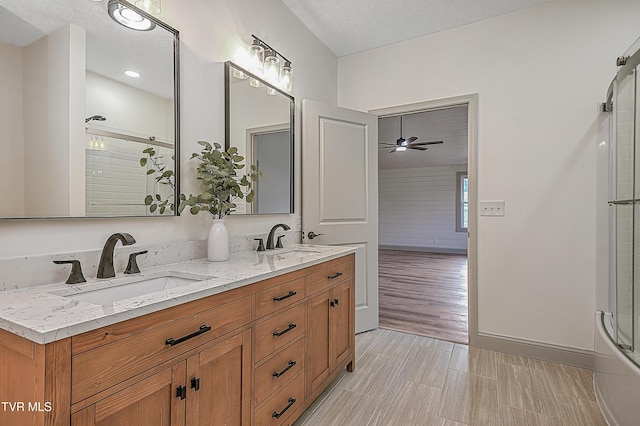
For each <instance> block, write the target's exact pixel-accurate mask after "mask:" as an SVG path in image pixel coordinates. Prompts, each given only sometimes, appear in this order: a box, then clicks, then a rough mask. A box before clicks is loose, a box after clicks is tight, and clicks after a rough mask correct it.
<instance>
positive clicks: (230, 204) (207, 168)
mask: <svg viewBox="0 0 640 426" xmlns="http://www.w3.org/2000/svg"><path fill="white" fill-rule="evenodd" d="M198 144H199V145H202V147H203V148H202V151H201V152H200V153H194V154H192V155H191V158H190V159H197V160H199V161H200V164H198V167H197V168H196V173H197V179H198V180H199V181H200V182H201V183H202V185H203V187H204V191H203V192H202V193H200V194H198V195H193V194H189V197H186V196H185V195H184V194H180V205H179V207H178V212H180V213H182V211H183V210H184V209H185V208H187V207H189V211H190V212H191V214H198V213H200V212H201V211H206V212H209V214H211V216H212V217H213V218H214V219H222V218H223V217H225V216H226V215H228V214H229V213H231V212H232V211H233V210H234V209H235V208H236V204H235V203H234V201H235V200H236V199H238V198H240V199H246V201H247V203H251V202H253V200H254V198H255V190H254V189H253V183H254V182H255V181H256V180H258V176H260V175H261V174H262V172H261V171H260V170H258V168H257V167H256V166H255V165H253V164H252V165H250V166H249V167H248V169H247V170H248V171H247V173H246V174H242V175H239V174H238V171H239V170H241V169H243V168H244V167H245V165H244V164H243V163H242V162H243V161H244V157H243V156H242V155H239V154H238V148H236V147H230V148H228V149H227V150H226V151H225V150H222V145H220V144H219V143H217V142H214V143H213V145H211V144H210V143H209V142H206V141H198Z"/></svg>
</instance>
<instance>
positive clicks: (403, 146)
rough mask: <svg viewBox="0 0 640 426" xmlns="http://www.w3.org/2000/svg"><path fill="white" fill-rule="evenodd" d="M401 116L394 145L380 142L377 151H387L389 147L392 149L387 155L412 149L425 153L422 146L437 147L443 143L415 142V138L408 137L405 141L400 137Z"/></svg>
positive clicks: (416, 138) (424, 148)
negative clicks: (398, 133)
mask: <svg viewBox="0 0 640 426" xmlns="http://www.w3.org/2000/svg"><path fill="white" fill-rule="evenodd" d="M402 117H403V116H402V115H401V116H400V137H399V138H398V139H396V143H395V144H391V143H385V142H382V143H381V144H382V145H383V146H380V147H378V149H388V148H389V147H393V149H392V150H391V151H389V153H393V152H403V151H406V150H407V149H413V150H417V151H426V150H427V149H428V148H427V147H425V146H424V145H438V144H441V143H443V141H430V142H416V141H417V140H418V137H417V136H410V137H409V138H407V139H405V138H403V137H402Z"/></svg>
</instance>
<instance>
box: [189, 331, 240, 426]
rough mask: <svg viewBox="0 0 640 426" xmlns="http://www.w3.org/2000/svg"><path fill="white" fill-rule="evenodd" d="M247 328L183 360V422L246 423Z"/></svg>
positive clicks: (203, 425) (200, 424) (203, 424)
mask: <svg viewBox="0 0 640 426" xmlns="http://www.w3.org/2000/svg"><path fill="white" fill-rule="evenodd" d="M250 348H251V330H246V331H244V332H242V333H239V334H237V335H235V336H233V337H230V338H229V339H227V340H225V341H223V342H220V343H218V344H216V345H214V346H211V347H209V348H207V349H204V350H202V351H201V352H200V353H198V354H197V355H194V356H192V357H191V358H189V359H188V360H187V387H188V392H187V394H188V395H187V424H188V425H189V426H195V425H197V426H207V425H226V426H231V425H249V423H250V419H251V411H250V410H251V406H250V392H251V388H250V386H251V381H250V378H251V376H250V371H251V349H250Z"/></svg>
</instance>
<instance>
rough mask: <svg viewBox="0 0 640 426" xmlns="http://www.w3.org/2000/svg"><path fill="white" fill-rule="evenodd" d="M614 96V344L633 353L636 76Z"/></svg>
mask: <svg viewBox="0 0 640 426" xmlns="http://www.w3.org/2000/svg"><path fill="white" fill-rule="evenodd" d="M615 94H616V96H615V100H614V104H615V122H616V127H615V131H616V148H615V152H616V154H615V162H616V167H615V173H616V175H615V189H614V193H615V203H614V206H615V207H614V208H615V220H616V226H615V239H616V241H615V247H616V261H615V273H616V309H615V310H616V312H615V319H616V330H617V333H616V334H617V336H616V340H617V341H616V343H617V344H618V346H619V347H620V348H622V349H626V350H629V351H633V346H634V321H633V313H634V309H633V308H634V303H633V299H634V297H633V296H634V294H633V288H634V282H635V281H636V280H637V279H638V278H640V273H637V272H638V267H640V262H634V260H635V257H636V255H640V238H639V237H640V221H634V218H636V217H638V219H640V212H639V211H638V210H639V209H638V207H639V206H638V205H637V204H636V202H635V201H634V199H637V198H638V196H637V195H636V193H637V192H638V191H640V185H638V184H636V179H638V178H640V172H639V173H636V168H639V167H640V161H638V159H636V156H638V155H640V149H636V140H635V139H636V138H635V128H636V126H635V104H636V73H635V72H633V73H631V74H629V75H627V76H626V77H625V78H624V79H623V80H622V81H618V82H617V87H616V93H615ZM634 160H635V161H634ZM639 170H640V169H639ZM635 265H637V266H635ZM636 277H638V278H636Z"/></svg>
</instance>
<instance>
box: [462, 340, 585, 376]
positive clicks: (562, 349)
mask: <svg viewBox="0 0 640 426" xmlns="http://www.w3.org/2000/svg"><path fill="white" fill-rule="evenodd" d="M473 346H477V347H479V348H482V349H490V350H492V351H497V352H505V353H509V354H513V355H521V356H526V357H529V358H535V359H541V360H545V361H551V362H558V363H561V364H568V365H574V366H576V367H582V368H588V369H590V370H593V369H594V366H595V352H593V351H587V350H583V349H576V348H570V347H567V346H560V345H553V344H550V343H543V342H537V341H533V340H525V339H517V338H513V337H507V336H501V335H497V334H492V333H478V336H477V339H476V340H475V344H474V345H473Z"/></svg>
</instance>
